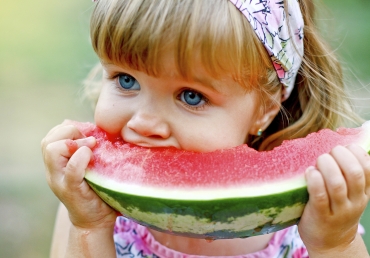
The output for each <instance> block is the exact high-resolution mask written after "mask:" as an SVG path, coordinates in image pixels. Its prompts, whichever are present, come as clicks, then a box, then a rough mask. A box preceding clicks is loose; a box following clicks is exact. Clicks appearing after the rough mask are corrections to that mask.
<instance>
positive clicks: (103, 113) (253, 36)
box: [42, 0, 370, 258]
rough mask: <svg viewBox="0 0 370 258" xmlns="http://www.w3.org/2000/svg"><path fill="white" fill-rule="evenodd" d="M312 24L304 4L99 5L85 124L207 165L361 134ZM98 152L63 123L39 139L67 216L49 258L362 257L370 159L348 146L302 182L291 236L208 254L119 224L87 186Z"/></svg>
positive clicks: (170, 1)
mask: <svg viewBox="0 0 370 258" xmlns="http://www.w3.org/2000/svg"><path fill="white" fill-rule="evenodd" d="M313 17H314V8H313V4H312V1H311V0H301V1H299V2H298V1H297V0H286V1H260V0H251V1H237V0H212V1H211V0H152V1H145V0H99V1H97V5H96V7H95V10H94V12H93V15H92V20H91V39H92V45H93V47H94V49H95V51H96V53H97V55H98V56H99V58H100V60H101V66H102V70H103V75H104V76H103V79H102V83H101V84H100V85H99V87H98V88H96V87H95V88H94V92H97V93H98V99H97V102H96V107H95V122H96V124H97V125H98V126H99V127H101V128H102V129H104V130H105V131H107V132H108V133H110V134H113V135H118V136H121V137H122V138H123V140H125V141H127V142H129V143H133V144H136V145H140V146H144V147H148V148H150V147H158V146H166V147H168V146H173V147H176V148H179V149H184V150H192V151H201V152H203V151H204V152H205V151H213V150H216V149H222V148H230V147H234V146H237V145H240V144H244V143H247V144H248V145H250V146H252V147H254V148H256V149H258V150H269V149H272V148H274V147H275V146H277V145H279V144H280V143H281V142H282V141H283V140H285V139H292V138H297V137H303V136H305V135H307V134H308V133H310V132H314V131H317V130H319V129H322V128H333V129H334V128H336V127H338V126H339V125H344V124H345V122H348V121H351V122H353V121H358V120H357V119H358V118H357V117H356V115H355V114H354V113H353V112H352V110H351V106H350V103H349V101H348V99H347V98H346V96H345V94H344V90H343V88H344V87H343V84H342V80H341V70H340V66H339V64H338V62H337V60H336V59H335V57H334V56H333V55H332V52H331V51H329V50H328V48H327V47H326V45H325V44H324V43H323V42H322V41H321V39H320V38H319V36H318V33H317V31H316V29H315V25H314V23H313ZM66 139H72V140H74V141H75V142H76V143H77V145H78V147H79V148H78V150H77V151H76V152H74V153H70V151H69V149H68V148H67V146H66V144H65V142H66ZM94 145H95V139H94V138H92V137H88V138H86V137H84V135H83V134H82V133H81V132H79V131H78V130H77V129H76V128H75V127H74V126H72V125H70V124H68V122H64V123H62V124H61V125H58V126H56V127H55V128H53V129H52V130H51V131H50V132H49V133H48V135H47V136H46V137H45V138H44V139H43V142H42V150H43V156H44V162H45V164H46V169H47V179H48V183H49V185H50V187H51V189H52V190H53V191H54V193H55V194H56V196H57V197H58V198H59V199H60V200H61V202H62V203H63V204H62V205H61V207H60V210H59V213H58V217H57V222H56V228H55V233H54V238H53V245H52V250H51V256H52V257H99V258H101V257H116V256H117V257H211V256H220V257H249V258H252V257H269V258H270V257H295V258H297V257H308V255H309V256H310V257H325V258H328V257H336V258H338V257H346V258H348V257H368V253H367V250H366V247H365V245H364V243H363V241H362V238H361V236H360V235H359V234H358V232H359V230H358V228H359V227H358V223H359V219H360V217H361V214H362V213H363V211H364V209H365V207H366V205H367V203H368V201H369V197H370V157H369V155H368V154H367V153H366V152H365V151H364V150H362V149H361V148H360V147H358V146H355V145H351V146H346V147H343V146H338V147H336V148H334V149H333V150H332V151H331V152H330V153H329V154H324V155H322V156H320V157H319V158H318V159H317V163H316V166H315V167H310V168H308V169H307V171H306V179H307V185H308V191H309V194H310V199H309V202H308V203H307V205H306V208H305V210H304V213H303V216H302V218H301V221H300V222H299V225H298V227H296V226H294V227H290V228H287V229H285V230H281V231H278V232H276V233H273V234H267V235H262V236H256V237H251V238H246V239H227V240H216V241H213V242H211V243H209V242H207V241H206V240H203V239H192V238H186V237H181V236H175V235H169V234H166V233H161V232H157V231H154V230H152V229H148V228H145V227H143V226H141V225H138V224H136V223H134V222H132V221H129V220H128V219H125V218H123V217H118V219H117V215H116V212H115V211H114V210H112V209H111V208H110V207H109V206H107V205H106V204H105V203H104V202H103V201H101V199H100V198H99V197H98V196H97V195H96V194H95V193H94V192H93V191H92V190H91V189H90V188H89V186H88V185H87V184H86V182H85V181H84V179H83V177H84V173H85V168H86V167H87V165H88V163H89V161H90V160H91V159H92V158H93V157H92V152H91V148H93V147H94ZM292 151H294V150H292ZM298 232H299V233H298ZM113 235H114V236H113Z"/></svg>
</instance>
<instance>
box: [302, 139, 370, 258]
mask: <svg viewBox="0 0 370 258" xmlns="http://www.w3.org/2000/svg"><path fill="white" fill-rule="evenodd" d="M306 179H307V189H308V192H309V194H310V199H309V201H308V203H307V205H306V208H305V210H304V212H303V215H302V218H301V221H300V223H299V225H298V228H299V233H300V235H301V238H302V240H303V242H304V244H305V245H306V247H307V250H308V253H309V255H310V258H316V257H325V258H330V257H336V258H339V257H351V258H355V257H359V258H364V257H369V254H368V252H367V250H366V246H365V244H364V242H363V240H362V238H361V236H360V235H359V234H357V229H358V223H359V221H360V217H361V215H362V214H363V212H364V210H365V208H366V206H367V204H368V202H369V199H370V156H369V155H368V154H367V153H366V152H365V151H364V150H363V149H362V148H361V147H359V146H356V145H351V146H348V147H343V146H338V147H336V148H334V149H333V150H332V151H331V152H330V154H324V155H322V156H320V157H319V158H318V160H317V163H316V167H315V168H309V169H308V170H307V173H306Z"/></svg>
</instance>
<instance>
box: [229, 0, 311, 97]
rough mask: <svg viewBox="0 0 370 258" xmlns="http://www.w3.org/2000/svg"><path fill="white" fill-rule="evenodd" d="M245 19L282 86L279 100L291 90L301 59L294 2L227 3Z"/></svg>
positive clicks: (236, 0)
mask: <svg viewBox="0 0 370 258" xmlns="http://www.w3.org/2000/svg"><path fill="white" fill-rule="evenodd" d="M230 2H232V3H233V4H234V5H235V7H236V8H238V9H239V10H240V12H241V13H242V14H243V15H244V16H245V17H246V18H247V20H248V21H249V23H250V24H251V25H252V28H253V29H254V31H255V33H256V35H257V37H258V38H259V39H260V40H261V42H262V43H263V45H264V46H265V48H266V50H267V52H268V53H269V55H270V57H271V60H272V63H273V65H274V68H275V70H276V72H277V75H278V77H279V79H280V82H281V83H282V84H283V85H284V86H285V87H284V91H283V99H282V100H286V99H287V98H288V97H289V95H290V93H291V92H292V90H293V87H294V84H295V78H296V76H297V73H298V70H299V67H300V66H301V63H302V57H303V27H304V22H303V18H302V13H301V9H300V7H299V3H298V0H286V2H287V5H288V10H286V9H285V7H284V1H282V0H280V1H277V0H230Z"/></svg>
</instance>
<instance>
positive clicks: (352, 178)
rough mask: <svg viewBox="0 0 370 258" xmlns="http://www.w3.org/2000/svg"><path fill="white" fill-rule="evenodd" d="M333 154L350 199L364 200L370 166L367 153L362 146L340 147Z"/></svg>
mask: <svg viewBox="0 0 370 258" xmlns="http://www.w3.org/2000/svg"><path fill="white" fill-rule="evenodd" d="M331 154H332V156H333V157H334V159H335V160H336V161H337V163H338V165H339V167H340V169H341V171H342V173H343V177H344V178H345V181H346V183H347V188H348V190H347V191H348V193H347V195H348V198H349V199H350V200H356V199H359V198H362V197H363V196H364V194H365V192H366V190H365V187H366V174H368V170H369V164H366V163H367V162H366V160H367V159H366V157H367V156H368V155H367V153H366V152H365V151H364V150H363V149H362V148H361V147H360V146H357V145H350V146H348V147H347V148H345V147H342V146H338V147H337V148H334V149H333V150H332V152H331ZM366 167H367V168H366ZM366 171H367V172H366Z"/></svg>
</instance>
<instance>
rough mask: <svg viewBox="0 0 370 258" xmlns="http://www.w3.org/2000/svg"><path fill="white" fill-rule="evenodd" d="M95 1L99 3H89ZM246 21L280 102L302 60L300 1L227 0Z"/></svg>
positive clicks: (287, 91) (286, 95) (285, 94)
mask: <svg viewBox="0 0 370 258" xmlns="http://www.w3.org/2000/svg"><path fill="white" fill-rule="evenodd" d="M92 1H93V2H97V1H98V0H92ZM229 1H230V2H231V3H233V4H234V5H235V7H236V8H238V9H239V10H240V12H241V13H242V14H243V15H244V16H245V17H246V18H247V20H248V21H249V23H250V24H251V26H252V28H253V29H254V31H255V33H256V35H257V37H258V38H259V40H260V41H261V42H262V43H263V45H264V46H265V48H266V50H267V52H268V53H269V55H270V58H271V60H272V63H273V65H274V68H275V70H276V73H277V75H278V77H279V80H280V82H281V83H282V84H283V85H284V86H285V87H284V89H283V97H282V101H284V100H286V99H287V98H288V97H289V95H290V93H291V92H292V90H293V88H294V84H295V78H296V76H297V73H298V70H299V67H300V66H301V63H302V57H303V27H304V22H303V18H302V13H301V9H300V7H299V3H298V1H299V0H286V2H287V6H288V10H286V9H285V6H284V1H283V0H281V1H278V0H229Z"/></svg>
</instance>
